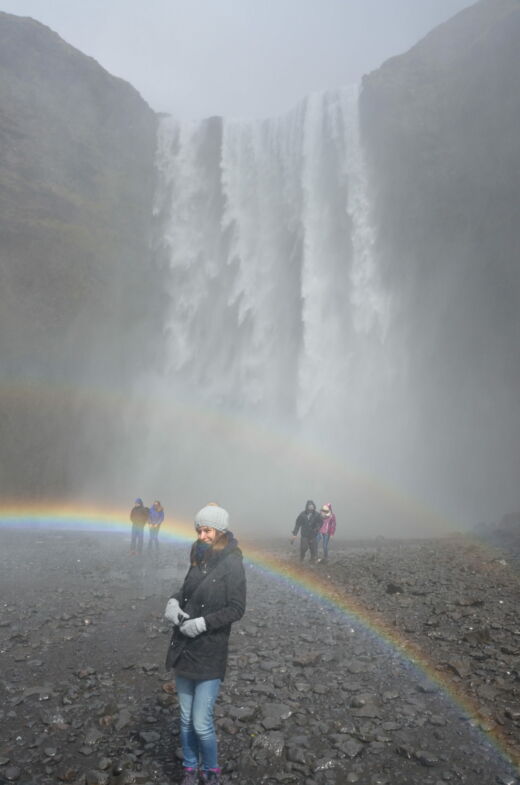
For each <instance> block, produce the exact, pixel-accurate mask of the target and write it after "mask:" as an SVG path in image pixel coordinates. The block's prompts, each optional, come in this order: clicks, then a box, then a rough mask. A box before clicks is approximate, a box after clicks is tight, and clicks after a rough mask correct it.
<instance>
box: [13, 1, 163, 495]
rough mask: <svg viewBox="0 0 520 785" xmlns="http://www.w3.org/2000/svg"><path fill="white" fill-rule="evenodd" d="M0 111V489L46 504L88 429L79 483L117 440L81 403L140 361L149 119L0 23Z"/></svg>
mask: <svg viewBox="0 0 520 785" xmlns="http://www.w3.org/2000/svg"><path fill="white" fill-rule="evenodd" d="M0 110H1V111H0V238H1V239H0V269H1V277H2V287H1V289H0V358H1V360H0V362H1V374H2V390H3V395H2V397H3V402H4V404H5V405H4V406H3V411H2V418H1V419H0V429H1V435H0V442H1V443H2V444H3V445H4V449H3V451H2V453H3V454H2V462H1V463H0V490H1V491H3V492H4V493H5V492H9V493H19V492H24V491H27V490H28V488H31V492H33V493H39V492H41V493H45V494H47V495H54V494H57V493H62V492H65V491H66V490H67V489H71V482H72V481H71V477H72V476H73V475H74V473H76V474H77V473H78V468H79V467H78V465H77V464H76V463H75V460H74V459H73V456H74V450H75V449H77V445H78V443H79V441H80V434H83V433H84V431H85V427H86V428H87V430H89V429H90V434H91V440H92V441H93V442H96V441H97V444H96V449H95V450H94V449H93V450H92V453H91V454H90V455H89V454H88V452H89V449H88V446H86V445H84V446H83V447H82V450H83V451H84V452H85V451H86V453H87V455H83V456H82V461H81V462H82V466H83V471H84V472H85V471H88V468H89V465H90V464H91V463H92V462H93V461H95V460H96V455H102V454H103V449H102V447H103V444H104V443H105V441H106V442H107V443H109V442H110V440H111V439H113V438H114V433H115V431H114V428H115V427H116V426H115V421H116V420H117V416H113V415H114V411H111V412H109V411H108V409H107V408H106V407H105V406H102V407H101V408H99V405H98V401H97V400H96V395H95V394H92V395H90V394H89V393H88V390H95V389H99V387H100V386H102V387H106V388H108V389H117V390H121V389H122V390H124V389H125V387H126V386H127V385H128V383H129V381H130V380H131V378H132V372H133V369H134V368H135V366H136V363H139V364H141V363H142V361H143V357H146V356H148V357H149V356H150V347H151V344H152V341H153V333H154V328H155V323H154V319H153V309H152V308H151V307H150V303H151V302H153V298H154V295H155V294H156V290H155V289H154V283H153V278H154V277H153V275H150V268H151V262H150V250H149V245H150V244H149V240H150V221H151V212H152V207H151V205H152V199H153V188H154V182H153V180H154V167H153V161H154V154H155V143H156V117H155V115H154V113H153V112H152V111H151V110H150V108H149V107H148V106H147V105H146V103H145V102H144V101H143V100H142V99H141V97H140V96H139V94H138V93H137V92H136V91H135V90H134V89H133V88H132V87H131V86H130V85H128V84H126V83H125V82H123V81H121V80H119V79H116V78H114V77H112V76H110V75H109V74H108V73H107V72H106V71H104V70H103V69H102V68H101V67H100V66H99V65H98V64H97V63H96V62H95V61H94V60H92V59H91V58H88V57H86V56H84V55H82V54H81V53H80V52H78V51H77V50H75V49H73V48H72V47H71V46H69V45H68V44H66V43H65V42H64V41H62V40H61V39H60V38H59V36H57V35H56V34H55V33H53V32H51V31H50V30H49V29H48V28H46V27H44V26H43V25H41V24H39V23H38V22H35V21H34V20H32V19H24V18H20V17H15V16H11V15H8V14H3V13H2V14H0ZM151 312H152V313H151ZM157 325H158V320H157ZM77 391H81V393H78V392H77ZM97 398H99V396H97ZM116 409H117V407H116ZM81 442H82V443H83V444H84V442H85V440H84V439H81ZM5 445H9V449H6V448H5ZM100 448H101V449H100ZM98 468H99V467H98ZM80 473H82V472H80ZM76 485H77V483H76ZM75 490H77V488H76V489H75Z"/></svg>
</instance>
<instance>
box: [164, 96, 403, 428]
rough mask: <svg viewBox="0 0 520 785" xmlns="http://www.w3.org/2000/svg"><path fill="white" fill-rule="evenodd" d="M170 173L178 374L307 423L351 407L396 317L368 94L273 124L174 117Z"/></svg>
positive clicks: (238, 404) (235, 403)
mask: <svg viewBox="0 0 520 785" xmlns="http://www.w3.org/2000/svg"><path fill="white" fill-rule="evenodd" d="M157 169H158V173H159V186H158V190H157V196H156V207H155V210H156V214H157V220H158V222H159V224H160V238H161V239H160V253H161V258H162V259H163V261H164V264H166V265H167V266H168V270H169V276H168V277H169V291H168V306H167V313H166V318H165V326H166V328H167V330H168V336H169V340H168V347H169V350H168V357H167V358H166V366H167V369H168V373H169V374H170V376H171V378H172V380H174V381H175V382H176V383H179V384H182V385H184V386H185V387H186V388H187V389H192V390H194V391H197V395H199V396H201V397H203V398H206V399H207V400H209V401H211V402H212V404H213V405H225V406H230V407H232V408H240V409H248V410H249V409H251V410H254V411H256V412H261V413H265V414H266V415H272V416H284V417H286V418H287V417H293V418H295V419H299V420H300V421H301V420H305V418H306V417H308V416H309V415H311V414H313V416H315V415H316V412H318V411H320V410H324V409H326V408H327V407H328V406H329V405H330V403H331V401H335V402H337V401H338V400H342V401H345V400H346V399H348V394H347V393H345V390H348V391H349V394H350V395H352V390H353V387H354V385H353V384H352V378H351V375H352V372H353V370H354V369H355V373H356V376H359V368H360V362H361V360H360V355H361V354H363V355H364V356H366V353H367V351H366V350H367V346H369V345H373V346H375V347H381V345H382V343H383V341H384V338H385V334H386V331H387V328H388V319H389V309H388V303H387V300H386V297H385V294H384V291H383V289H382V286H381V283H380V281H379V277H378V265H377V260H376V258H375V256H374V236H373V229H372V225H371V220H370V206H369V204H370V201H369V196H368V192H367V180H366V173H365V171H364V166H363V156H362V151H361V146H360V140H359V132H358V119H357V89H353V88H352V89H341V90H334V91H329V92H324V93H321V94H314V95H311V96H309V97H308V98H306V99H305V100H304V101H302V102H301V103H300V104H299V105H297V106H296V107H295V108H294V109H293V110H292V111H290V112H288V113H287V114H286V115H284V116H281V117H277V118H273V119H268V120H264V121H237V120H224V119H221V118H210V119H207V120H204V121H202V122H199V123H194V124H190V125H188V124H180V123H177V122H175V121H174V120H172V119H171V118H165V119H163V121H162V122H161V126H160V130H159V142H158V152H157ZM331 391H332V393H333V397H332V398H331V397H330V394H331Z"/></svg>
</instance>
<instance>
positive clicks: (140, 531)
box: [130, 498, 150, 556]
mask: <svg viewBox="0 0 520 785" xmlns="http://www.w3.org/2000/svg"><path fill="white" fill-rule="evenodd" d="M149 514H150V510H149V509H148V507H145V506H144V504H143V500H142V499H139V498H138V499H136V500H135V503H134V506H133V507H132V510H131V512H130V520H131V521H132V542H131V543H130V555H131V556H135V555H136V554H140V553H142V552H143V539H144V527H145V525H146V524H147V522H148V516H149Z"/></svg>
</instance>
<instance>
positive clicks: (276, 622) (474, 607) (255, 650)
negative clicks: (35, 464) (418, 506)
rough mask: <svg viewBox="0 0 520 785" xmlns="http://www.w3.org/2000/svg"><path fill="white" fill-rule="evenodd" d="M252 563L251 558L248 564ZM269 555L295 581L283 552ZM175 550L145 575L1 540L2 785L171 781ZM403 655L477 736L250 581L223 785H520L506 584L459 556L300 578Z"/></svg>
mask: <svg viewBox="0 0 520 785" xmlns="http://www.w3.org/2000/svg"><path fill="white" fill-rule="evenodd" d="M258 545H259V543H257V546H258ZM262 547H263V548H264V549H265V550H266V551H267V552H269V553H270V554H271V555H273V556H275V557H276V558H278V559H280V560H281V562H282V564H286V565H287V567H288V569H289V571H292V570H293V568H297V563H296V555H297V550H296V548H293V549H290V548H289V546H288V544H287V542H282V541H278V542H277V541H269V542H265V543H262ZM187 553H188V549H187V547H179V548H175V547H173V546H172V545H163V547H162V550H161V555H160V558H159V561H158V563H154V562H153V560H151V559H150V560H148V559H147V558H143V559H142V560H139V559H135V558H130V557H129V556H128V541H127V538H123V537H120V536H116V535H107V534H88V535H87V534H83V533H70V532H52V531H42V530H38V531H10V530H2V531H0V589H1V598H2V600H1V607H0V655H1V660H0V663H1V675H0V698H1V703H0V725H1V728H2V734H1V737H0V785H2V784H3V783H7V782H16V783H19V785H36V783H38V785H47V784H49V785H50V783H52V784H53V785H56V783H60V782H65V783H67V782H68V783H74V784H76V785H85V784H86V785H130V783H141V784H142V785H147V784H149V785H151V784H152V783H158V784H160V785H166V783H176V782H178V781H179V780H180V774H181V756H180V750H179V743H178V719H177V707H176V697H175V690H174V687H173V684H172V682H171V673H168V672H166V671H165V670H164V667H163V663H164V658H165V653H166V648H167V644H168V641H169V635H170V628H169V626H168V625H166V624H165V623H164V621H163V618H162V612H163V609H164V606H165V603H166V599H167V598H168V596H169V595H170V594H171V592H172V590H173V589H175V588H177V586H178V585H179V583H180V581H181V580H182V577H183V575H184V573H185V570H186V565H187ZM304 571H308V573H306V572H304V577H305V575H306V574H308V575H309V576H312V577H313V578H314V577H315V578H316V579H317V580H319V581H323V582H324V583H323V585H330V586H331V587H335V588H336V590H337V591H340V592H346V596H348V597H351V598H354V599H355V601H356V602H357V603H360V604H361V605H362V606H363V607H365V608H366V609H367V611H368V612H369V613H372V614H377V615H378V617H379V618H381V619H384V621H385V623H386V624H387V625H388V628H389V629H393V630H395V636H396V637H397V638H401V639H406V640H408V641H410V642H411V643H412V644H413V645H414V646H415V647H416V648H417V649H418V650H420V651H421V652H422V654H423V656H424V657H426V658H427V660H428V661H429V662H430V663H431V667H432V669H433V671H434V672H436V673H437V674H438V676H439V677H440V678H441V679H443V680H444V681H445V683H446V684H447V685H449V687H450V688H453V689H454V690H457V691H458V693H459V694H460V695H463V696H467V698H468V699H470V700H471V701H472V703H473V704H474V706H475V707H476V708H477V709H478V714H479V717H478V719H476V718H473V719H470V718H468V716H467V714H466V712H465V711H463V710H462V708H461V706H460V705H459V704H457V703H456V702H455V701H454V700H452V699H450V698H449V697H448V696H447V694H446V692H445V691H444V690H441V689H440V688H439V687H438V686H436V685H435V683H434V682H432V681H430V680H428V679H427V678H426V676H425V675H424V674H423V673H422V672H421V671H419V670H417V669H416V668H414V667H412V666H411V665H410V663H409V662H408V661H407V660H406V658H404V657H403V656H402V655H400V654H399V653H398V652H397V650H396V649H395V647H392V646H390V645H388V644H387V643H384V642H383V641H382V640H381V639H380V638H379V637H378V636H376V635H374V634H372V633H371V632H370V631H369V630H367V629H366V628H365V627H363V626H362V625H360V624H359V623H355V622H353V621H352V619H351V618H349V617H348V616H347V615H346V614H345V613H343V612H340V611H339V610H337V609H335V608H334V607H332V606H330V605H329V604H327V603H326V602H324V601H323V600H320V599H319V598H316V597H314V596H311V595H310V594H308V593H306V592H304V591H302V590H301V589H300V588H298V587H297V586H296V585H293V584H291V581H290V580H289V581H288V582H285V581H283V580H281V579H277V578H275V577H273V575H270V574H268V573H266V572H264V571H263V570H261V569H260V568H258V567H257V566H255V565H254V564H253V565H251V564H249V565H248V566H247V575H248V609H247V612H246V615H245V617H244V619H243V620H242V621H241V622H240V623H238V624H236V625H234V628H233V633H232V638H231V649H230V658H229V670H228V675H227V677H226V680H225V682H224V685H223V688H222V690H221V695H220V697H219V700H218V703H217V707H216V718H217V725H218V734H219V740H220V757H221V762H222V764H223V765H224V769H225V773H226V778H227V780H228V781H229V782H237V783H241V785H249V783H303V784H304V785H322V784H325V783H337V785H340V784H343V783H355V782H359V783H362V785H376V784H377V785H385V784H386V785H412V783H413V785H419V783H420V784H421V785H423V784H424V785H441V783H450V782H453V783H459V782H462V783H471V785H491V784H492V783H493V784H496V783H499V784H500V783H502V785H503V784H504V783H517V782H520V780H519V779H517V777H518V772H517V771H516V770H515V769H514V768H513V766H512V765H511V764H508V763H507V761H506V759H505V757H504V756H503V755H501V754H500V752H499V751H498V749H497V748H496V747H495V745H494V744H492V743H490V742H489V741H488V739H489V735H487V734H491V735H492V736H494V737H498V736H500V737H501V738H502V741H503V743H505V744H506V745H507V746H508V748H509V750H510V751H511V752H512V754H513V755H518V750H520V704H519V695H520V672H519V658H518V654H519V650H520V620H519V618H518V614H519V602H518V600H519V585H520V583H519V580H518V575H517V572H516V570H515V569H513V567H512V566H511V565H510V564H509V563H508V560H507V557H504V555H503V554H501V553H499V552H496V551H491V550H490V549H482V548H480V547H479V546H477V545H474V544H472V543H468V541H466V540H464V539H453V540H438V541H428V542H407V541H402V542H395V541H384V540H378V541H372V542H368V543H346V542H344V543H338V542H334V543H333V549H332V553H331V560H330V562H329V564H327V565H324V564H318V565H316V566H315V567H310V566H308V565H305V566H304Z"/></svg>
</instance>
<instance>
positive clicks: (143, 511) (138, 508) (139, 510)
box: [130, 504, 150, 527]
mask: <svg viewBox="0 0 520 785" xmlns="http://www.w3.org/2000/svg"><path fill="white" fill-rule="evenodd" d="M149 514H150V510H149V509H148V507H145V506H144V504H136V505H135V507H132V511H131V513H130V520H131V521H132V523H133V524H134V526H141V527H144V525H145V523H146V522H147V520H148V515H149Z"/></svg>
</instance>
